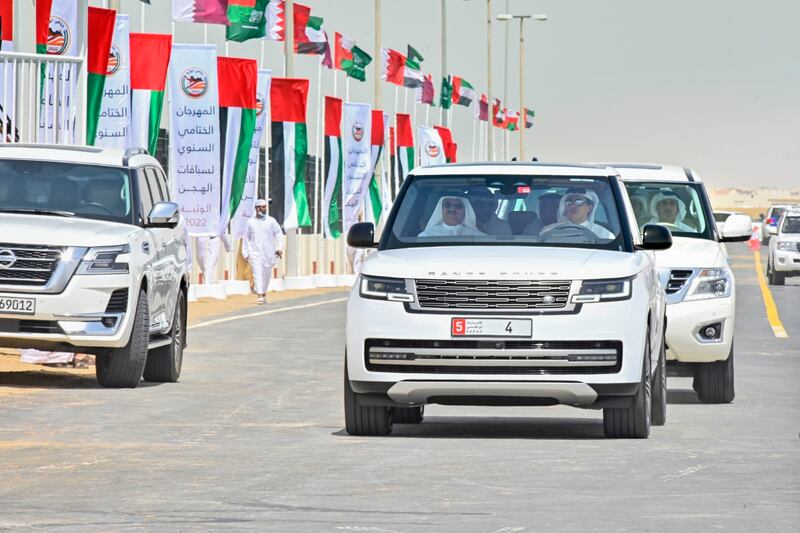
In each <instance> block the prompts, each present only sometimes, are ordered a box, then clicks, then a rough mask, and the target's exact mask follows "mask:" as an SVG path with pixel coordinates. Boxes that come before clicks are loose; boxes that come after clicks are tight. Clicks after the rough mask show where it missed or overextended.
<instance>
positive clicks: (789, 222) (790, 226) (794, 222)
mask: <svg viewBox="0 0 800 533" xmlns="http://www.w3.org/2000/svg"><path fill="white" fill-rule="evenodd" d="M781 233H800V216H796V217H795V216H791V217H786V218H785V219H784V220H783V226H782V227H781Z"/></svg>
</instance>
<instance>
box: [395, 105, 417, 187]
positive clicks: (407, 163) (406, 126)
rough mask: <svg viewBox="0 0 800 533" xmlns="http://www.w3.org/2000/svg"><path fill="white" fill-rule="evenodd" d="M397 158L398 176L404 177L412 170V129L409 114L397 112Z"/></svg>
mask: <svg viewBox="0 0 800 533" xmlns="http://www.w3.org/2000/svg"><path fill="white" fill-rule="evenodd" d="M396 116H397V118H396V120H397V139H396V140H397V159H398V161H399V164H400V174H399V175H400V178H401V182H402V180H404V179H406V176H408V173H409V172H411V171H412V170H414V162H415V161H416V160H415V159H414V130H413V127H412V126H411V115H407V114H405V113H397V115H396Z"/></svg>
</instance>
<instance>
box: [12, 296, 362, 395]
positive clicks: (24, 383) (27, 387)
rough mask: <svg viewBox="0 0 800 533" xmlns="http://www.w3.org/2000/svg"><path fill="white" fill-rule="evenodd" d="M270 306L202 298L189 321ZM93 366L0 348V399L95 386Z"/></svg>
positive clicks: (281, 298) (247, 300)
mask: <svg viewBox="0 0 800 533" xmlns="http://www.w3.org/2000/svg"><path fill="white" fill-rule="evenodd" d="M348 290H349V289H348V288H346V287H335V288H329V289H309V290H297V291H283V292H271V293H269V294H268V295H267V296H268V298H267V299H268V301H269V302H270V303H272V304H274V303H278V302H283V301H286V300H293V299H297V298H303V297H306V296H316V295H320V294H329V293H340V294H341V293H344V292H347V291H348ZM250 308H252V309H253V310H256V309H269V306H256V297H255V296H253V295H247V296H244V295H241V296H231V297H229V298H228V299H226V300H214V299H212V298H203V299H201V300H198V301H197V302H192V303H190V304H189V324H197V323H199V322H203V321H204V320H207V319H211V318H214V317H217V316H220V315H227V314H229V313H233V312H235V311H239V310H241V309H250ZM95 387H97V383H96V381H95V376H94V366H90V367H89V368H54V367H48V366H43V365H33V364H29V363H22V362H20V360H19V352H18V351H17V350H10V349H6V348H0V398H3V397H6V396H15V395H19V394H30V393H34V392H40V391H42V390H46V389H49V388H59V389H61V388H95Z"/></svg>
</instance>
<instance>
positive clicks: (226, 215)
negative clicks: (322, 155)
mask: <svg viewBox="0 0 800 533" xmlns="http://www.w3.org/2000/svg"><path fill="white" fill-rule="evenodd" d="M217 78H218V80H219V123H220V127H221V128H222V131H221V132H220V139H221V140H222V150H221V154H222V201H221V202H220V211H221V212H220V225H219V227H220V234H223V233H224V232H225V229H226V228H227V226H228V222H229V221H230V219H231V217H232V216H233V214H234V213H236V210H237V209H238V208H239V204H240V203H241V201H242V196H243V194H244V186H245V183H246V182H247V169H248V162H249V159H250V149H251V148H252V145H253V133H254V132H255V129H256V84H257V79H258V64H257V63H256V61H255V60H254V59H240V58H237V57H218V58H217Z"/></svg>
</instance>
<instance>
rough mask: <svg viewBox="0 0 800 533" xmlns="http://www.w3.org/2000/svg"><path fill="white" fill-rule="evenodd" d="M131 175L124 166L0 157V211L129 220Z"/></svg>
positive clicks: (131, 218)
mask: <svg viewBox="0 0 800 533" xmlns="http://www.w3.org/2000/svg"><path fill="white" fill-rule="evenodd" d="M131 205H132V203H131V187H130V178H129V176H128V173H127V172H126V171H125V170H124V169H119V168H113V167H103V166H93V165H85V164H79V163H56V162H51V161H21V160H11V159H6V160H0V213H2V212H30V213H41V214H50V213H52V214H61V215H64V216H75V217H81V218H91V219H96V220H108V221H112V222H124V223H128V224H130V223H132V222H133V214H132V208H131Z"/></svg>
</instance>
